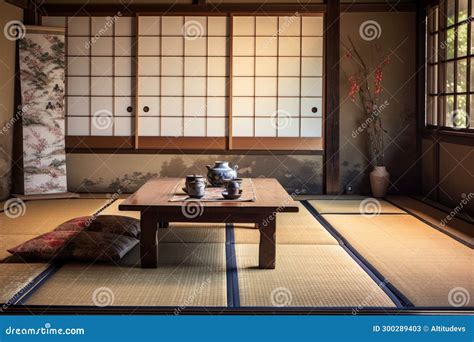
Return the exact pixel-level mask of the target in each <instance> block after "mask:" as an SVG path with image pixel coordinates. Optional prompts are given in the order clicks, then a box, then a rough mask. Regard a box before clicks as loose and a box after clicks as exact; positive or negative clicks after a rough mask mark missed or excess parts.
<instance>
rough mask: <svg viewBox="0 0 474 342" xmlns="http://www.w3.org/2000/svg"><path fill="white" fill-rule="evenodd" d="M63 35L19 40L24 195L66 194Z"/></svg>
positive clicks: (29, 37) (53, 34)
mask: <svg viewBox="0 0 474 342" xmlns="http://www.w3.org/2000/svg"><path fill="white" fill-rule="evenodd" d="M64 48H65V45H64V34H58V33H35V32H29V33H27V34H26V35H25V37H24V38H23V39H22V40H21V41H20V75H21V95H22V106H23V107H22V111H23V114H22V118H23V166H24V192H25V195H29V194H47V193H60V192H66V191H67V180H66V153H65V137H64V135H65V129H64V67H65V59H64Z"/></svg>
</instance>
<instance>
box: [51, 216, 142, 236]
mask: <svg viewBox="0 0 474 342" xmlns="http://www.w3.org/2000/svg"><path fill="white" fill-rule="evenodd" d="M55 230H57V231H77V232H79V231H83V230H85V231H88V232H101V233H112V234H119V235H126V236H130V237H134V238H138V237H139V236H140V220H137V219H135V218H132V217H128V216H118V215H99V216H82V217H78V218H75V219H72V220H69V221H67V222H64V223H62V224H61V225H59V226H58V227H57V228H56V229H55Z"/></svg>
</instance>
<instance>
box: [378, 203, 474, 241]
mask: <svg viewBox="0 0 474 342" xmlns="http://www.w3.org/2000/svg"><path fill="white" fill-rule="evenodd" d="M386 201H387V202H389V203H391V204H393V205H394V206H397V207H399V208H400V209H402V210H405V211H406V212H407V213H408V214H410V215H411V216H413V217H415V218H416V219H418V220H419V221H421V222H423V223H424V224H426V225H428V226H430V227H431V228H433V229H436V230H437V231H439V232H441V233H443V234H445V235H447V236H449V237H450V238H452V239H454V240H456V241H457V242H459V243H462V244H463V245H465V246H467V247H469V248H471V249H474V244H472V243H470V242H468V241H466V240H464V239H461V238H460V237H458V236H456V235H454V234H453V233H450V232H449V231H447V230H445V229H442V228H440V227H438V226H436V225H435V224H433V223H431V222H429V221H427V220H425V219H424V218H422V217H421V216H418V215H417V214H415V213H414V212H412V211H411V210H409V209H406V208H403V207H401V206H400V205H398V204H397V203H394V202H392V201H390V200H388V199H386Z"/></svg>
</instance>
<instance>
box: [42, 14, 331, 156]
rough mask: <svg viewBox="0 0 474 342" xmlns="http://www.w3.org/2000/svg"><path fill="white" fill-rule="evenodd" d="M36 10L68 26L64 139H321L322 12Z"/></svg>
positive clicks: (286, 146) (265, 144) (174, 146)
mask: <svg viewBox="0 0 474 342" xmlns="http://www.w3.org/2000/svg"><path fill="white" fill-rule="evenodd" d="M43 19H44V22H45V24H48V23H49V24H51V25H57V24H58V23H59V22H60V21H61V20H62V22H63V25H65V26H66V29H67V40H66V45H67V90H66V92H67V94H66V102H67V135H68V137H67V146H68V147H69V148H89V149H95V148H116V149H121V148H125V149H130V148H135V149H166V150H201V151H207V150H226V149H234V150H245V151H247V150H260V151H265V150H290V151H298V150H299V151H305V150H306V151H315V150H322V148H323V136H322V132H323V131H324V130H323V117H324V116H323V114H324V105H323V103H324V101H323V98H324V83H325V82H324V75H323V70H324V67H323V66H324V37H323V31H324V29H323V28H324V16H323V15H322V14H314V15H299V14H297V15H291V16H288V15H273V16H272V15H265V16H259V15H251V16H249V15H233V14H227V15H224V14H222V15H221V14H217V15H198V16H183V15H138V16H137V17H122V16H115V17H66V18H64V17H63V18H53V17H44V18H43Z"/></svg>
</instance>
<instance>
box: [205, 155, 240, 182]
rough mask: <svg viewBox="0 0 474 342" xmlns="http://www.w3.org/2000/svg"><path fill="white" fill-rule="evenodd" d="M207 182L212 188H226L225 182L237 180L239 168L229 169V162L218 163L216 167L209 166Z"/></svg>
mask: <svg viewBox="0 0 474 342" xmlns="http://www.w3.org/2000/svg"><path fill="white" fill-rule="evenodd" d="M206 167H207V170H208V171H207V180H208V181H209V183H211V184H212V186H224V184H225V181H226V180H229V179H234V178H237V170H238V168H239V167H238V166H237V165H235V166H234V167H233V168H231V167H229V162H227V161H216V162H215V164H214V166H213V167H211V165H207V166H206Z"/></svg>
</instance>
